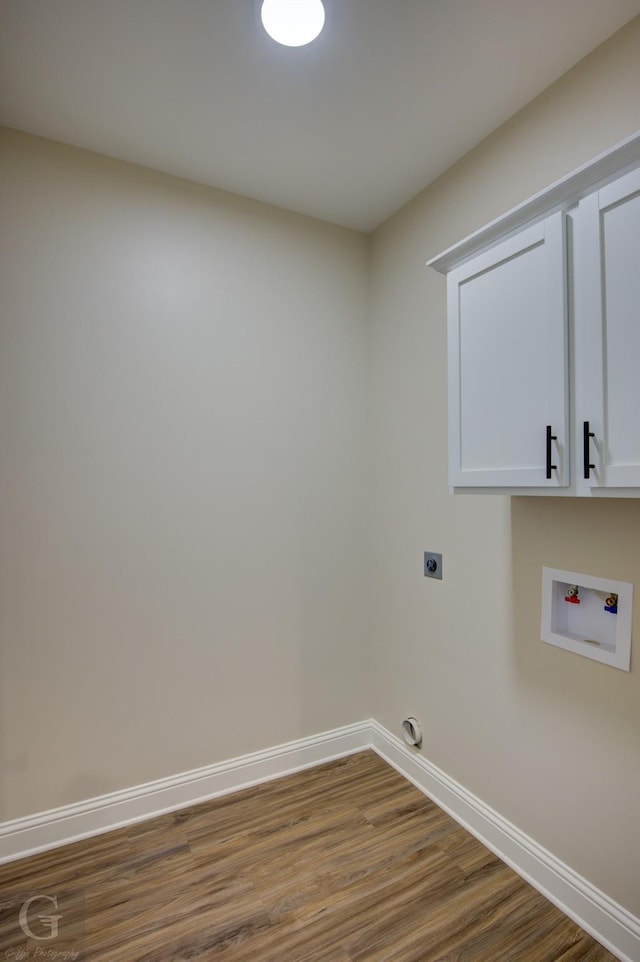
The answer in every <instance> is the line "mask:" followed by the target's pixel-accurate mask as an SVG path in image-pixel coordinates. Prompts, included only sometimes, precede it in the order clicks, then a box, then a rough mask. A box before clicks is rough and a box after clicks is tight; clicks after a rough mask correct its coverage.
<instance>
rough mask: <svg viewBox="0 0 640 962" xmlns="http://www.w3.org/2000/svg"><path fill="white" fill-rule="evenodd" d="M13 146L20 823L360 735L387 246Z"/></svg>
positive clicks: (6, 151) (9, 278)
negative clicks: (333, 736) (277, 748)
mask: <svg viewBox="0 0 640 962" xmlns="http://www.w3.org/2000/svg"><path fill="white" fill-rule="evenodd" d="M1 146H2V161H1V169H0V184H1V186H2V210H1V213H0V223H1V224H2V250H1V252H0V265H1V271H2V276H1V278H0V291H1V297H2V305H1V309H0V316H1V319H2V320H1V326H0V435H1V437H2V453H1V458H0V492H1V495H0V612H1V614H0V619H1V620H0V626H1V638H0V659H1V661H0V671H1V679H2V690H1V702H0V706H1V707H0V712H1V716H0V717H1V729H2V730H1V733H0V751H1V757H0V768H1V769H2V776H3V777H2V782H1V792H0V794H1V795H2V806H1V809H0V818H3V819H9V818H12V817H17V816H21V815H26V814H28V813H31V812H35V811H40V810H43V809H47V808H49V807H52V806H57V805H60V804H63V803H67V802H73V801H77V800H79V799H82V798H86V797H89V796H94V795H98V794H102V793H104V792H108V791H111V790H115V789H119V788H124V787H129V786H133V785H137V784H140V783H142V782H145V781H148V780H150V779H154V778H158V777H161V776H165V775H172V774H177V773H179V772H182V771H186V770H189V769H192V768H194V767H197V766H201V765H205V764H211V763H213V762H215V761H219V760H222V759H227V758H231V757H234V756H236V755H242V754H244V753H246V752H249V751H252V750H257V749H261V748H266V747H270V746H272V745H276V744H279V743H281V742H284V741H288V740H290V739H294V738H298V737H302V736H305V735H310V734H315V733H318V732H321V731H325V730H327V729H330V728H333V727H335V726H339V725H343V724H346V723H349V722H353V721H359V720H361V719H362V718H363V717H365V716H366V710H365V701H364V693H363V690H362V687H361V686H360V685H358V684H357V682H356V679H357V678H358V672H359V668H360V665H361V663H362V661H363V658H364V651H363V644H364V633H363V620H362V612H363V584H364V577H365V565H364V563H363V562H364V561H365V554H364V527H363V526H364V522H365V517H364V498H363V491H364V484H365V477H364V445H365V430H364V420H365V366H364V358H365V348H364V337H365V308H366V266H367V239H366V238H365V237H363V236H362V235H360V234H357V233H355V232H351V231H347V230H343V229H340V228H335V227H331V226H328V225H326V224H323V223H321V222H319V221H313V220H311V219H308V218H304V217H298V216H295V215H291V214H288V213H283V212H281V211H278V210H275V209H273V208H269V207H267V206H263V205H260V204H257V203H253V202H249V201H246V200H243V199H240V198H236V197H231V196H229V195H225V194H223V193H220V192H216V191H212V190H207V189H205V188H201V187H197V186H195V185H191V184H188V183H187V182H185V181H180V180H178V179H174V178H170V177H165V176H161V175H157V174H154V173H152V172H150V171H146V170H143V169H140V168H135V167H131V166H127V165H125V164H120V163H117V162H111V161H108V160H106V159H104V158H100V157H98V156H95V155H92V154H89V153H85V152H82V151H78V150H73V149H70V148H66V147H61V146H58V145H55V144H52V143H49V142H47V141H42V140H38V139H36V138H30V137H26V136H22V135H19V134H16V133H12V132H7V131H5V132H4V134H3V139H2V145H1Z"/></svg>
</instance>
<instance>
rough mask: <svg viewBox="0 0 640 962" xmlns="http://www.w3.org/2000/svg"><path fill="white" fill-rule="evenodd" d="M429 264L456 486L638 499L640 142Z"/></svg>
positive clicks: (451, 470) (557, 186) (603, 159)
mask: <svg viewBox="0 0 640 962" xmlns="http://www.w3.org/2000/svg"><path fill="white" fill-rule="evenodd" d="M429 264H430V266H433V267H435V268H436V269H438V270H441V271H443V272H444V273H446V274H447V305H448V352H449V358H448V365H449V480H450V485H451V487H452V489H453V490H454V491H456V492H458V491H498V492H500V493H505V492H506V493H512V494H556V495H558V494H559V495H587V496H606V497H616V496H625V497H640V134H638V135H637V136H636V137H634V138H630V139H629V140H628V141H625V142H624V144H622V145H619V146H618V147H617V148H614V150H613V151H611V152H609V153H608V154H605V155H603V156H602V157H601V158H597V159H596V160H595V161H594V162H593V164H591V165H587V166H586V167H585V168H581V169H580V170H579V171H576V172H575V173H574V174H572V175H569V177H568V178H565V179H564V180H563V181H560V182H558V184H555V185H553V186H552V187H551V188H549V190H548V191H545V192H543V193H542V194H540V195H537V196H536V197H535V198H532V200H531V201H528V202H526V203H525V204H523V205H521V207H520V208H517V209H516V210H515V211H511V212H509V214H507V215H505V216H504V217H503V218H500V219H499V220H498V221H495V222H494V223H493V224H490V225H489V226H488V227H487V228H485V229H484V230H482V231H479V232H477V233H476V234H474V235H472V236H471V237H470V238H467V239H466V240H465V241H462V242H461V243H460V244H459V245H456V246H455V247H453V248H451V249H450V250H449V251H445V252H444V254H442V255H439V257H437V258H434V259H433V260H432V261H430V262H429Z"/></svg>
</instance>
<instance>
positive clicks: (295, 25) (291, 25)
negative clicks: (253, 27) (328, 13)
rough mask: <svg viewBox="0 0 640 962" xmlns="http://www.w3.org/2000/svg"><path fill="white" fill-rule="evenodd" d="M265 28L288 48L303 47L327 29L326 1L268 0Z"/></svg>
mask: <svg viewBox="0 0 640 962" xmlns="http://www.w3.org/2000/svg"><path fill="white" fill-rule="evenodd" d="M260 16H261V17H262V25H263V26H264V29H265V30H266V31H267V33H268V34H269V36H270V37H272V38H273V39H274V40H275V41H277V42H278V43H281V44H283V45H284V46H285V47H303V46H304V45H305V44H307V43H311V41H312V40H315V39H316V37H317V36H318V34H319V33H320V31H321V30H322V28H323V27H324V7H323V5H322V0H264V2H263V4H262V9H261V11H260Z"/></svg>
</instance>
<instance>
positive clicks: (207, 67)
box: [0, 0, 640, 231]
mask: <svg viewBox="0 0 640 962" xmlns="http://www.w3.org/2000/svg"><path fill="white" fill-rule="evenodd" d="M325 7H326V11H327V19H326V26H325V30H324V31H323V33H322V34H321V35H320V37H319V38H318V40H316V41H315V42H314V43H313V44H311V45H310V46H308V47H300V48H286V47H281V46H279V45H277V44H275V43H274V42H273V41H272V40H270V39H269V38H268V37H267V35H266V34H265V33H264V31H263V30H262V28H261V25H260V22H259V15H258V12H259V3H258V0H0V123H2V124H5V125H7V126H10V127H16V128H18V129H20V130H24V131H28V132H29V133H34V134H39V135H42V136H44V137H50V138H52V139H53V140H59V141H62V142H64V143H68V144H74V145H76V146H79V147H85V148H88V149H90V150H95V151H98V152H100V153H103V154H107V155H109V156H112V157H117V158H120V159H123V160H128V161H132V162H134V163H137V164H143V165H146V166H148V167H154V168H156V169H158V170H161V171H166V172H168V173H172V174H177V175H179V176H181V177H187V178H189V179H190V180H194V181H198V182H200V183H203V184H209V185H211V186H214V187H219V188H222V189H224V190H227V191H232V192H234V193H238V194H244V195H246V196H248V197H253V198H256V199H258V200H262V201H266V202H267V203H270V204H276V205H278V206H281V207H285V208H288V209H291V210H295V211H299V212H301V213H304V214H309V215H312V216H314V217H319V218H322V219H323V220H328V221H332V222H334V223H337V224H342V225H345V226H348V227H353V228H356V229H358V230H363V231H371V230H373V229H374V228H375V227H376V226H378V225H379V224H380V223H381V222H382V221H384V220H385V219H386V218H387V217H389V216H390V215H391V214H392V213H393V212H394V211H395V210H397V209H398V208H399V207H400V206H402V204H404V203H405V202H406V201H408V200H410V199H411V198H412V197H413V196H415V194H416V193H418V191H419V190H421V189H422V188H423V187H425V186H426V185H427V184H428V183H430V182H431V181H432V180H434V179H435V178H436V177H437V176H438V175H439V174H441V173H442V172H443V171H444V170H445V169H446V168H447V167H448V166H450V165H451V164H452V163H453V162H455V161H456V160H457V159H458V158H459V157H461V156H462V155H463V154H465V153H466V152H467V151H468V150H470V149H471V148H472V147H473V146H474V145H475V144H477V143H478V142H479V141H480V140H482V139H483V138H484V137H486V136H487V135H488V134H489V133H490V132H491V131H492V130H494V129H495V128H496V127H498V126H499V125H500V124H501V123H503V122H504V121H505V120H506V119H507V118H508V117H510V116H511V115H512V114H514V113H515V112H516V111H517V110H519V109H520V108H521V107H523V106H524V105H525V104H526V103H528V101H530V100H531V99H532V98H533V97H535V96H536V95H537V94H539V93H540V92H541V91H542V90H544V89H545V87H547V86H548V85H549V84H551V83H552V82H553V81H554V80H556V79H557V78H558V77H559V76H561V75H562V74H563V73H564V72H565V71H567V70H568V69H569V68H570V67H572V66H573V65H574V64H575V63H577V62H578V61H579V60H580V59H582V57H584V56H585V55H586V54H588V53H589V51H591V50H592V49H593V48H594V47H596V46H597V45H598V44H600V43H601V42H602V41H603V40H605V39H606V38H607V37H609V36H610V35H611V34H612V33H614V32H615V31H616V30H618V29H619V28H620V27H622V26H623V25H624V24H625V23H626V22H628V21H629V20H630V19H632V18H633V17H634V16H635V15H636V14H638V13H640V0H325Z"/></svg>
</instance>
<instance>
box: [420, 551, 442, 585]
mask: <svg viewBox="0 0 640 962" xmlns="http://www.w3.org/2000/svg"><path fill="white" fill-rule="evenodd" d="M424 576H425V578H437V579H438V580H439V581H442V555H441V554H437V553H436V552H434V551H425V553H424Z"/></svg>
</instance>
